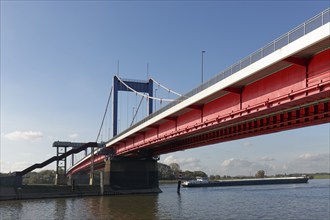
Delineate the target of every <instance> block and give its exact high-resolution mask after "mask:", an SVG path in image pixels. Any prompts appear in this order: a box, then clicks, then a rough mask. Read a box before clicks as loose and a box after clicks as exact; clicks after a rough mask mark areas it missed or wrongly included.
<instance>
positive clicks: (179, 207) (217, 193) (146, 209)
mask: <svg viewBox="0 0 330 220" xmlns="http://www.w3.org/2000/svg"><path fill="white" fill-rule="evenodd" d="M161 189H162V190H163V193H161V194H158V195H129V196H105V197H84V198H65V199H64V198H63V199H44V200H22V201H2V202H0V219H81V220H83V219H306V220H307V219H308V220H312V219H327V220H328V219H329V215H330V203H329V199H330V180H310V181H309V183H308V184H289V185H264V186H239V187H238V186H237V187H210V188H182V189H181V193H180V195H178V194H177V193H176V184H161Z"/></svg>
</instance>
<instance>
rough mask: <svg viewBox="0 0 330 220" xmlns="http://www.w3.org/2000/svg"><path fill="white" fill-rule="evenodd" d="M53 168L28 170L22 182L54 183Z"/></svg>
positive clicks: (26, 183)
mask: <svg viewBox="0 0 330 220" xmlns="http://www.w3.org/2000/svg"><path fill="white" fill-rule="evenodd" d="M55 176H56V172H55V170H42V171H40V172H30V173H28V174H26V175H25V176H24V178H23V184H25V185H34V184H54V183H55Z"/></svg>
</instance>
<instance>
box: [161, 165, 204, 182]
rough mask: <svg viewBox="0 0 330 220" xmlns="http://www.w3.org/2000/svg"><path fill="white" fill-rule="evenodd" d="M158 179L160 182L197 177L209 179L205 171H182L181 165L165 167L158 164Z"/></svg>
mask: <svg viewBox="0 0 330 220" xmlns="http://www.w3.org/2000/svg"><path fill="white" fill-rule="evenodd" d="M158 171H159V173H158V177H159V180H176V179H179V178H180V179H183V180H189V179H195V178H196V177H197V176H201V177H207V174H206V173H204V172H203V171H189V170H186V171H182V170H181V169H180V166H179V164H177V163H171V164H170V165H165V164H162V163H158Z"/></svg>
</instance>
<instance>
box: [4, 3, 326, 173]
mask: <svg viewBox="0 0 330 220" xmlns="http://www.w3.org/2000/svg"><path fill="white" fill-rule="evenodd" d="M0 4H1V5H0V6H1V53H0V55H1V59H0V61H1V63H0V66H1V148H0V172H10V171H11V172H12V171H19V170H22V169H24V168H26V167H27V166H29V165H32V164H34V163H40V162H42V161H44V160H46V159H48V158H49V157H51V156H54V155H56V149H55V148H53V147H52V143H53V142H54V141H58V140H60V141H75V142H89V141H95V140H96V137H97V134H98V130H99V127H100V123H101V120H102V116H103V113H104V109H105V105H106V101H107V98H108V96H109V92H110V89H111V86H112V79H113V76H114V75H115V74H117V75H119V76H120V77H122V78H126V79H138V80H146V79H147V78H148V77H152V78H154V79H156V81H158V82H160V83H161V84H162V85H164V86H166V87H168V88H170V89H171V90H173V91H176V92H178V93H181V94H184V93H187V92H189V91H190V90H192V89H193V88H195V87H196V86H198V85H199V84H200V83H201V51H203V50H204V51H206V52H205V53H204V56H203V64H204V65H203V66H204V69H203V73H204V79H205V80H207V79H209V78H211V77H213V76H214V75H216V74H217V73H219V72H221V71H222V70H224V69H226V68H227V67H229V66H231V65H232V64H234V63H235V62H237V61H239V60H240V59H242V58H244V57H246V56H247V55H249V54H250V53H252V52H254V51H256V50H258V49H259V48H261V47H263V46H265V45H266V44H268V43H269V42H271V41H273V40H274V39H276V38H277V37H279V36H281V35H282V34H284V33H286V32H288V31H290V30H291V29H293V28H294V27H296V26H298V25H299V24H301V23H303V22H305V21H306V20H308V19H310V18H311V17H313V16H315V15H316V14H318V13H320V12H321V11H323V10H325V9H326V8H328V7H330V5H329V1H323V0H310V1H309V0H303V1H297V0H295V1H243V0H242V1H235V0H234V1H4V0H2V1H1V3H0ZM155 89H156V90H155V93H156V95H157V97H162V98H175V97H176V96H175V95H173V94H170V93H169V92H168V91H166V90H163V89H161V87H158V86H155ZM119 99H120V103H119V108H120V110H119V111H120V113H119V124H120V125H119V131H123V130H124V129H125V128H127V127H128V126H129V125H130V123H131V121H132V118H133V114H134V111H135V110H136V109H137V106H138V103H139V102H140V97H137V95H134V94H133V93H130V94H129V93H120V95H119ZM164 105H165V103H163V102H162V103H159V102H158V103H155V104H154V107H155V108H156V109H158V108H160V107H162V106H164ZM141 106H144V107H141V108H140V109H139V111H138V116H137V118H136V119H135V122H136V121H138V120H141V119H142V118H143V117H144V116H145V115H146V112H147V109H146V107H145V106H146V101H145V100H143V101H142V105H141ZM105 119H106V120H105V124H104V128H103V130H102V132H101V136H100V139H99V141H107V140H108V139H109V138H110V137H111V135H110V134H111V124H112V122H111V108H110V109H109V114H107V116H106V118H105ZM329 133H330V125H329V124H323V125H319V126H313V127H307V128H301V129H295V130H291V131H285V132H280V133H274V134H269V135H263V136H258V137H253V138H246V139H241V140H236V141H231V142H225V143H220V144H215V145H210V146H204V147H200V148H196V149H191V150H186V151H180V152H175V153H170V154H166V155H161V157H160V162H163V163H166V164H169V163H173V162H175V163H179V165H180V167H181V169H182V170H203V171H205V172H206V173H207V174H209V175H211V174H213V175H221V176H223V175H250V174H251V175H254V174H255V173H256V172H257V171H258V170H261V169H263V170H265V171H266V174H277V173H295V172H310V173H311V172H330V167H329V157H330V156H329V151H330V149H329V148H330V141H329ZM79 156H80V157H82V155H77V156H76V157H79ZM76 159H79V158H76ZM46 168H47V169H55V163H54V164H51V165H49V166H47V167H46Z"/></svg>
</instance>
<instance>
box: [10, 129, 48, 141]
mask: <svg viewBox="0 0 330 220" xmlns="http://www.w3.org/2000/svg"><path fill="white" fill-rule="evenodd" d="M4 137H5V138H7V139H8V140H11V141H20V140H24V141H36V140H39V139H41V138H42V137H43V134H42V133H41V132H40V131H14V132H11V133H7V134H5V135H4Z"/></svg>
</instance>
